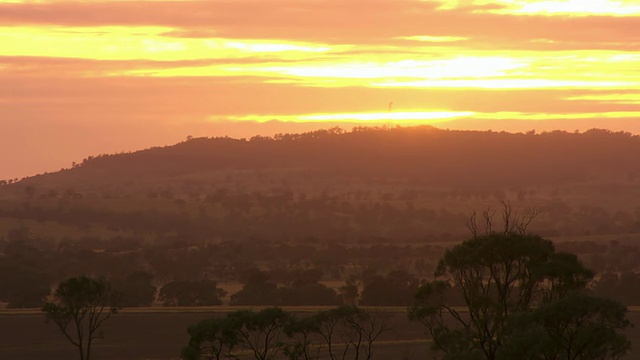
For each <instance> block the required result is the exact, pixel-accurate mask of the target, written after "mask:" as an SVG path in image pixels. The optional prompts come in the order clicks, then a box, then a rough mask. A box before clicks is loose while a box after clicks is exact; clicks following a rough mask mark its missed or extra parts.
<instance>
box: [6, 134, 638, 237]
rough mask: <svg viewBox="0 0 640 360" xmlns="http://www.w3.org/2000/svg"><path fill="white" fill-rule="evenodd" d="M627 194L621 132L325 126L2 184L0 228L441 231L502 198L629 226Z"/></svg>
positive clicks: (107, 159)
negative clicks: (537, 132)
mask: <svg viewBox="0 0 640 360" xmlns="http://www.w3.org/2000/svg"><path fill="white" fill-rule="evenodd" d="M636 199H640V137H638V136H632V135H631V134H628V133H612V132H609V131H606V130H591V131H587V132H585V133H566V132H559V131H558V132H550V133H542V134H533V133H528V134H510V133H497V132H473V131H448V130H438V129H435V128H432V127H410V128H392V129H370V128H356V129H354V131H351V132H345V131H342V130H340V129H329V130H321V131H315V132H310V133H304V134H282V135H277V136H275V137H273V138H266V137H254V138H252V139H249V140H245V139H230V138H213V139H208V138H197V139H189V140H188V141H185V142H182V143H179V144H176V145H173V146H167V147H162V148H152V149H148V150H143V151H138V152H134V153H126V154H115V155H101V156H97V157H92V158H89V159H86V160H85V161H83V162H82V164H79V165H77V166H75V167H74V168H73V169H68V170H63V171H60V172H57V173H52V174H45V175H40V176H35V177H31V178H28V179H25V180H23V181H20V182H18V183H15V184H11V185H8V186H1V187H0V237H2V236H3V234H10V233H12V234H19V233H20V232H21V231H22V232H24V231H25V228H29V229H30V231H32V232H35V233H37V234H40V235H41V236H44V237H49V238H55V239H61V238H82V237H88V236H93V237H99V238H103V239H107V238H113V237H118V236H119V237H122V236H125V237H126V236H131V235H132V234H136V236H142V235H141V234H143V235H144V236H146V237H149V238H158V237H165V236H169V235H171V236H174V235H175V236H179V237H184V238H189V239H191V240H196V241H198V240H206V239H212V238H217V239H249V238H265V239H271V240H278V239H280V240H282V239H285V240H286V239H289V240H291V239H309V238H319V239H323V238H326V239H329V238H330V239H341V240H345V239H347V240H350V241H361V240H362V239H372V238H384V239H393V240H394V241H418V240H420V239H422V240H424V239H430V240H432V241H439V240H450V239H454V238H456V239H460V238H462V237H463V236H465V235H468V230H467V229H466V228H465V221H466V220H467V219H468V216H469V214H470V212H471V211H473V210H478V211H481V210H483V209H487V208H488V207H494V208H495V207H496V206H500V203H501V202H510V203H512V204H514V206H516V207H518V208H520V209H527V208H532V207H536V208H537V209H539V210H541V211H542V213H543V214H542V215H541V216H540V217H539V218H538V219H536V221H535V223H534V225H533V226H534V230H535V231H537V232H539V233H541V234H543V235H563V236H564V235H585V234H587V235H610V234H630V233H636V232H640V203H638V202H637V200H636ZM367 241H369V240H367Z"/></svg>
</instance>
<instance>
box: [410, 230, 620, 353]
mask: <svg viewBox="0 0 640 360" xmlns="http://www.w3.org/2000/svg"><path fill="white" fill-rule="evenodd" d="M506 229H507V230H505V231H504V232H503V233H495V232H490V233H487V234H485V235H478V233H474V238H472V239H470V240H467V241H465V242H463V243H462V244H460V245H457V246H455V247H454V248H453V249H451V250H448V251H447V252H446V253H445V255H444V257H443V259H442V260H441V261H440V263H439V265H438V269H437V271H436V279H435V280H434V281H431V282H428V283H426V284H424V285H422V286H421V288H420V289H419V291H418V293H417V295H416V303H415V305H414V306H413V307H412V308H411V309H410V311H409V316H410V318H411V319H413V320H417V321H420V322H421V323H422V324H423V325H425V326H426V328H427V329H428V331H429V332H430V334H431V336H432V337H433V340H434V345H435V347H436V349H438V350H440V351H441V352H443V353H444V354H445V356H444V358H445V359H462V358H463V359H488V360H495V359H501V358H505V359H506V358H510V357H508V356H507V357H504V356H503V355H501V354H504V351H505V350H504V349H506V347H505V346H504V345H505V344H507V343H511V344H513V343H514V341H515V340H514V337H513V334H514V333H518V331H519V330H518V329H521V330H523V331H524V329H528V330H531V329H537V331H538V332H539V333H540V334H547V336H548V338H550V339H554V341H556V340H557V341H560V340H558V339H560V338H559V336H574V335H571V334H564V333H563V334H564V335H563V334H560V332H562V331H567V329H569V328H571V327H572V326H578V325H576V324H579V326H578V327H580V328H582V329H587V328H588V329H591V330H589V331H594V333H593V334H596V333H597V334H605V333H606V334H608V336H609V337H608V338H607V339H610V341H609V340H605V341H600V342H591V345H593V346H596V344H599V345H597V346H599V347H600V349H599V350H598V349H591V350H590V352H591V353H597V352H598V351H600V350H602V351H604V348H609V350H607V351H604V353H607V354H609V355H611V356H610V357H606V359H618V358H619V356H621V355H620V354H624V353H625V352H626V348H627V345H626V344H627V343H626V342H625V340H624V336H623V335H620V334H619V333H618V331H619V330H622V329H624V328H625V327H626V326H627V325H628V322H626V320H625V319H624V316H625V312H624V311H623V310H624V307H616V306H617V305H615V303H611V302H606V303H601V302H600V301H601V300H598V299H594V298H589V297H586V296H585V295H580V296H578V295H577V294H578V293H579V292H580V291H581V290H582V289H584V288H585V287H586V285H587V284H588V282H589V281H590V280H591V278H592V276H593V275H592V273H591V271H589V270H588V269H586V268H585V267H584V266H583V265H582V264H581V263H580V262H579V261H578V259H577V257H576V256H575V255H573V254H568V253H556V252H555V249H554V247H553V244H552V243H551V241H549V240H545V239H542V238H540V237H539V236H536V235H527V234H524V233H522V232H511V231H510V230H508V228H506ZM450 291H454V292H457V293H458V294H459V296H460V297H461V298H462V299H463V300H464V304H465V306H464V307H465V310H466V312H467V313H466V314H465V313H463V312H461V311H459V310H458V309H456V308H455V307H453V306H452V305H451V304H450V303H449V302H447V301H446V296H445V295H446V294H447V293H449V292H450ZM598 303H600V304H601V305H603V307H602V308H600V307H598V306H595V305H594V304H598ZM604 304H608V305H607V306H608V307H605V306H604ZM572 306H573V307H572ZM560 308H566V309H572V311H567V312H566V313H565V315H564V316H553V315H549V314H551V313H553V312H554V311H558V309H560ZM536 309H537V310H536ZM608 309H611V311H609V310H608ZM615 309H618V310H616V311H614V310H615ZM620 309H622V310H620ZM518 318H520V319H522V318H527V319H529V320H528V321H524V320H519V321H516V319H518ZM603 319H604V320H603ZM451 320H453V321H451ZM551 320H553V321H555V323H553V321H551ZM518 324H520V325H518ZM533 324H537V326H532V325H533ZM598 326H600V327H598ZM596 328H597V329H598V330H597V332H596V330H595V329H596ZM540 334H537V336H541V335H540ZM581 334H582V335H581V336H583V337H584V336H586V335H585V334H589V333H588V332H587V333H581ZM612 334H617V335H616V336H613V335H612ZM534 338H537V337H534ZM569 344H570V346H572V347H575V346H577V345H576V341H575V339H574V340H571V341H569ZM557 346H560V345H557ZM556 350H557V349H556ZM545 351H547V352H546V353H551V352H553V351H551V350H549V347H547V348H546V350H545ZM554 351H555V350H554ZM558 351H559V350H557V351H556V353H558ZM567 351H568V353H572V354H574V356H569V355H567V356H569V357H567V358H568V359H587V358H588V359H600V357H591V358H590V357H575V352H574V349H572V350H567ZM546 353H545V352H544V351H543V350H542V349H531V354H532V355H531V357H526V359H555V358H556V357H545V354H546ZM563 358H564V357H563ZM523 359H524V358H523ZM602 359H605V358H602Z"/></svg>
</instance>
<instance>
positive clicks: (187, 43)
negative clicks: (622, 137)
mask: <svg viewBox="0 0 640 360" xmlns="http://www.w3.org/2000/svg"><path fill="white" fill-rule="evenodd" d="M638 24H640V2H638V1H637V0H589V1H585V0H565V1H562V0H556V1H539V0H475V1H474V0H433V1H426V0H225V1H219V0H203V1H192V0H168V1H155V0H144V1H127V0H106V1H94V0H79V1H66V0H0V164H2V166H0V179H6V178H13V177H22V176H27V175H33V174H36V173H42V172H44V171H55V170H59V169H60V168H61V167H68V166H70V164H71V162H72V161H81V160H82V159H83V158H84V157H86V156H88V155H96V154H100V153H112V152H118V151H128V150H136V149H142V148H146V147H149V146H155V145H167V144H172V143H175V142H178V141H181V140H183V139H184V138H185V137H186V136H187V135H192V136H223V135H230V136H233V137H250V136H252V135H255V134H263V135H270V134H274V133H278V132H299V131H307V130H312V129H316V128H323V127H327V126H334V125H336V124H337V125H341V126H343V127H344V128H351V127H352V126H353V125H354V124H358V125H366V124H372V125H380V124H388V123H390V124H392V125H394V124H407V125H414V124H433V125H435V126H439V127H443V128H452V129H492V130H507V131H527V130H531V129H536V130H539V131H544V130H553V129H562V130H569V131H573V130H586V129H589V128H593V127H599V128H609V129H612V130H615V131H619V130H624V131H630V132H633V133H638V134H640V26H639V25H638ZM390 103H393V104H392V106H391V107H390V106H389V105H390Z"/></svg>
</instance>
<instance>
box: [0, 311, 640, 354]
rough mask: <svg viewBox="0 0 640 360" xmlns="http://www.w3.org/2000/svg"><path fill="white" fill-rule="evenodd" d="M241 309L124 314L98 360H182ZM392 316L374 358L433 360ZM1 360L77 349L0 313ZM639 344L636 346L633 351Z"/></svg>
mask: <svg viewBox="0 0 640 360" xmlns="http://www.w3.org/2000/svg"><path fill="white" fill-rule="evenodd" d="M237 309H238V308H237V307H233V308H231V307H215V308H210V307H208V308H198V307H195V308H173V309H167V308H144V309H125V310H123V311H122V313H120V314H118V315H116V316H114V317H113V318H112V319H110V320H109V322H108V323H106V326H105V328H104V339H101V340H97V341H96V343H95V347H94V352H93V358H94V359H102V360H106V359H110V360H160V359H163V360H167V359H169V360H170V359H179V354H180V349H181V348H182V347H183V346H184V345H185V344H186V343H187V341H188V334H187V332H186V329H187V327H188V326H189V325H191V324H195V323H197V322H198V321H199V320H201V319H204V318H207V317H210V316H216V315H217V314H220V313H224V312H228V311H231V310H237ZM321 309H322V308H321V307H302V308H288V309H287V310H290V311H292V312H296V313H301V315H303V313H310V312H315V311H317V310H321ZM384 310H386V311H392V312H393V314H394V315H393V318H392V321H393V325H394V330H393V331H391V332H389V333H386V334H384V335H383V337H382V339H381V341H380V342H378V343H377V346H376V348H375V354H374V359H382V360H387V359H388V360H403V359H405V360H412V359H413V360H417V359H431V358H432V357H431V356H430V352H429V342H428V340H427V337H426V336H425V335H424V331H423V329H422V328H421V326H420V325H418V324H416V323H411V322H409V321H408V320H407V318H406V315H405V313H404V309H403V308H385V309H384ZM631 310H632V312H631V313H630V314H629V318H630V319H631V321H632V322H633V323H634V324H640V312H639V310H640V309H638V308H633V309H631ZM0 333H1V334H2V336H0V359H11V360H37V359H43V360H44V359H47V360H69V359H74V358H77V354H76V351H75V348H74V347H73V346H72V345H70V344H69V343H68V342H67V341H66V339H64V337H63V336H62V335H61V334H60V333H59V332H58V331H57V328H56V327H55V325H54V324H51V323H48V324H47V323H45V321H44V316H43V315H42V314H40V313H39V312H38V311H37V310H22V311H20V310H12V311H2V312H0ZM628 335H629V337H630V339H631V341H632V351H631V352H630V353H629V355H628V356H627V357H626V358H625V359H629V360H632V359H638V358H639V357H640V350H638V349H635V348H636V347H638V346H640V328H638V327H637V326H636V327H634V328H631V329H630V330H629V332H628ZM634 345H636V346H634Z"/></svg>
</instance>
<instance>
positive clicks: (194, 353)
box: [182, 317, 240, 360]
mask: <svg viewBox="0 0 640 360" xmlns="http://www.w3.org/2000/svg"><path fill="white" fill-rule="evenodd" d="M187 332H188V333H189V336H190V338H189V345H188V346H186V347H185V348H183V349H182V357H183V358H184V359H185V360H204V359H207V360H220V359H237V357H236V356H235V355H233V354H232V351H233V350H234V348H235V347H236V345H238V342H239V341H240V339H239V338H238V329H237V328H236V324H235V321H233V320H231V319H230V318H229V317H227V318H212V319H205V320H202V321H200V322H199V323H198V324H196V325H194V326H190V327H189V328H188V329H187Z"/></svg>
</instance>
